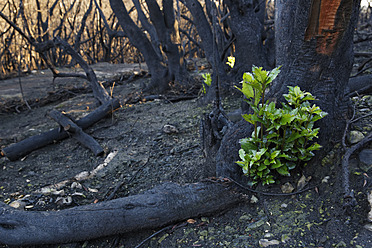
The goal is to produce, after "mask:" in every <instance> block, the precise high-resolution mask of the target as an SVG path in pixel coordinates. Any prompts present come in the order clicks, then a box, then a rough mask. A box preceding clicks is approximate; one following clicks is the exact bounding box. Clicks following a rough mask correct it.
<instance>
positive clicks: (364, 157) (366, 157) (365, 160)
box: [359, 149, 372, 172]
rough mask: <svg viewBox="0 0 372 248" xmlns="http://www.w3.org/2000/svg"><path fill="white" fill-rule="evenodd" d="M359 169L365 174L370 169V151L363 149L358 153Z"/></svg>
mask: <svg viewBox="0 0 372 248" xmlns="http://www.w3.org/2000/svg"><path fill="white" fill-rule="evenodd" d="M359 161H360V162H361V164H360V167H361V169H363V170H364V171H365V172H367V171H368V170H369V169H370V168H371V167H372V149H364V150H362V151H361V152H360V153H359Z"/></svg>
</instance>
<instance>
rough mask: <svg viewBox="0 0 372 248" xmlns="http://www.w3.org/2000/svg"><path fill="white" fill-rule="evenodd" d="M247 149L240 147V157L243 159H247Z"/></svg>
mask: <svg viewBox="0 0 372 248" xmlns="http://www.w3.org/2000/svg"><path fill="white" fill-rule="evenodd" d="M245 154H246V153H245V151H244V149H240V150H239V158H240V159H241V160H242V161H245Z"/></svg>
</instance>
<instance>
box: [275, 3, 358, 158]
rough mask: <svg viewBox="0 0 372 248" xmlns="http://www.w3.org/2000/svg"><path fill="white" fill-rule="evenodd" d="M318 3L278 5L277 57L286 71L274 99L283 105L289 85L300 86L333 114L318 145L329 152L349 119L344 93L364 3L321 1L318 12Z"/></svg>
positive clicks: (277, 83)
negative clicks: (360, 5)
mask: <svg viewBox="0 0 372 248" xmlns="http://www.w3.org/2000/svg"><path fill="white" fill-rule="evenodd" d="M318 2H319V1H317V0H314V1H312V3H311V2H309V1H305V0H292V1H285V2H282V1H277V2H276V4H277V5H276V6H277V10H278V13H277V18H276V22H275V25H276V28H275V29H276V47H277V52H276V56H277V64H278V65H282V72H281V73H280V74H279V77H278V80H276V82H274V85H273V87H272V90H271V91H270V95H271V97H273V98H275V99H278V100H280V101H281V100H283V98H282V95H283V94H285V93H286V92H287V91H288V86H295V85H298V86H299V87H300V88H301V89H302V90H305V91H308V92H311V93H312V94H313V95H314V96H315V97H316V98H317V99H319V100H318V101H316V104H317V105H318V106H320V108H321V109H322V110H324V111H326V112H328V116H326V117H325V118H324V119H322V120H321V121H319V122H320V123H319V125H320V127H321V130H320V137H319V143H320V144H321V145H323V146H325V147H324V148H325V149H323V151H327V150H328V149H329V147H330V145H332V144H333V142H337V141H338V140H340V138H341V137H342V133H343V128H344V127H345V122H346V118H347V116H346V112H347V107H348V101H347V99H345V97H344V94H345V90H346V87H347V84H348V81H349V77H350V72H351V69H352V65H353V32H354V28H355V25H356V23H357V18H358V13H359V3H360V1H352V0H344V1H341V0H340V1H334V2H332V1H322V5H320V6H319V7H320V9H316V8H315V7H314V5H316V4H318ZM322 8H323V9H322ZM325 13H326V14H327V16H325ZM314 22H316V24H314ZM288 23H290V25H288ZM332 141H333V142H332Z"/></svg>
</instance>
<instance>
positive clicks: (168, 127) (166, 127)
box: [162, 124, 178, 134]
mask: <svg viewBox="0 0 372 248" xmlns="http://www.w3.org/2000/svg"><path fill="white" fill-rule="evenodd" d="M162 131H163V132H164V133H166V134H172V133H178V129H177V128H176V127H175V126H172V125H169V124H166V125H164V126H163V128H162Z"/></svg>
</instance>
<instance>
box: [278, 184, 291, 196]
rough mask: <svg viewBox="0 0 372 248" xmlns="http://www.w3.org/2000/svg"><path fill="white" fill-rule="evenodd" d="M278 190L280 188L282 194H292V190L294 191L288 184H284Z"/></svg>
mask: <svg viewBox="0 0 372 248" xmlns="http://www.w3.org/2000/svg"><path fill="white" fill-rule="evenodd" d="M280 188H281V190H282V192H283V193H286V194H288V193H292V192H293V190H294V187H293V186H292V184H291V183H290V182H286V183H285V184H283V185H282V186H281V187H280Z"/></svg>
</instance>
